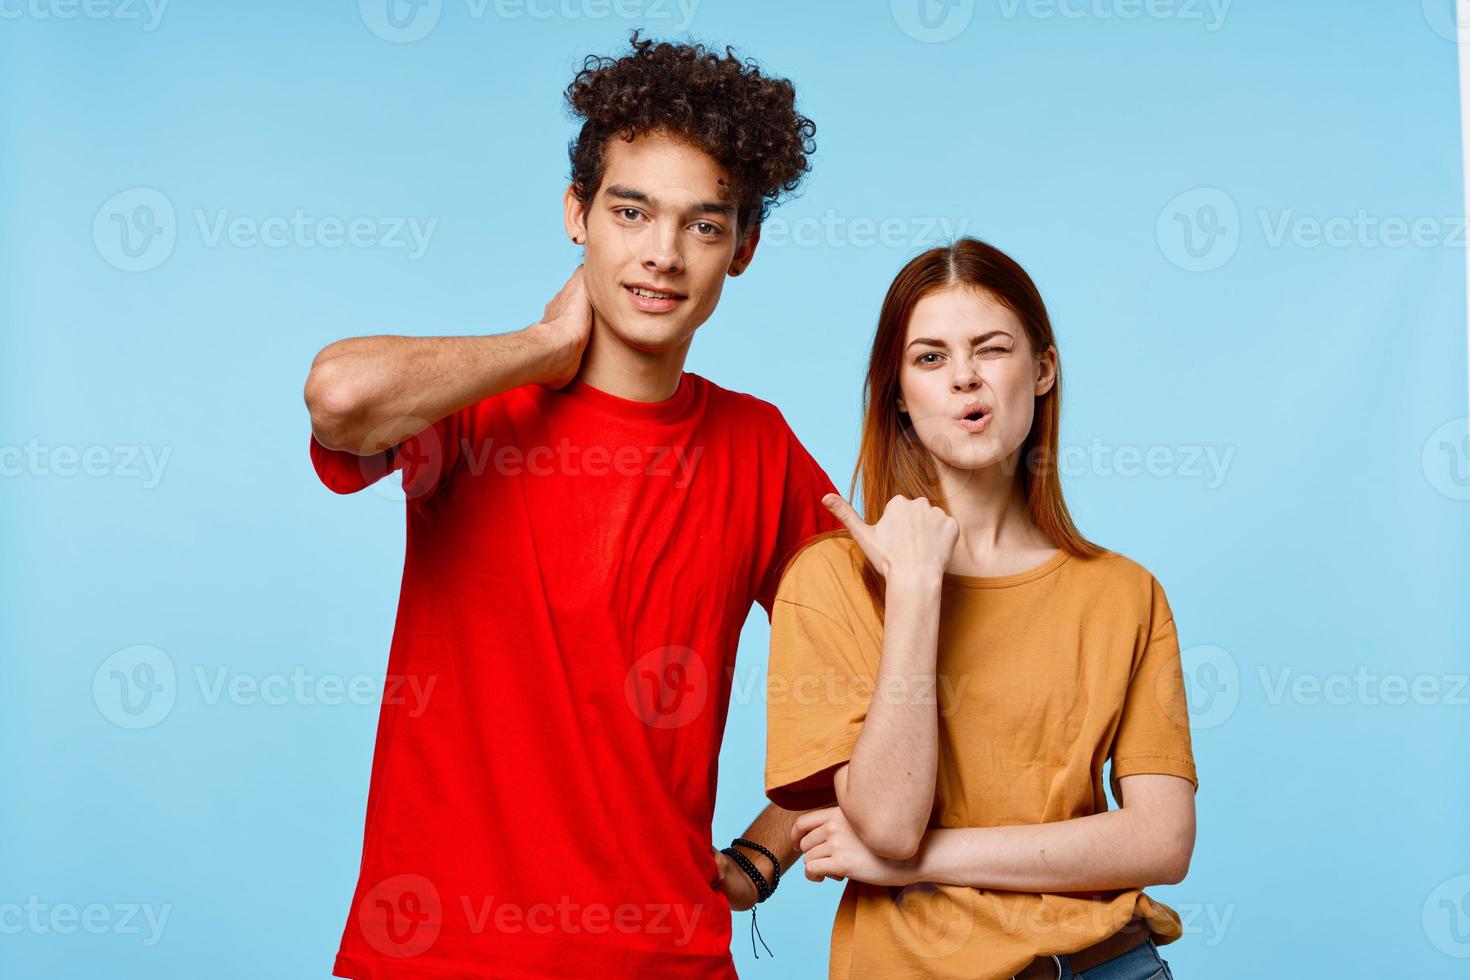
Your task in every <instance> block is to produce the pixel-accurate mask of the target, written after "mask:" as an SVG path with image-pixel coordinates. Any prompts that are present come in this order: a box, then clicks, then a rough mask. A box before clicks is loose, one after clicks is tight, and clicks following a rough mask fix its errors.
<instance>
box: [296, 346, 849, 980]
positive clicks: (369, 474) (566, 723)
mask: <svg viewBox="0 0 1470 980" xmlns="http://www.w3.org/2000/svg"><path fill="white" fill-rule="evenodd" d="M311 458H312V462H313V464H314V465H315V467H316V472H317V474H318V476H320V478H321V480H322V482H323V483H325V484H326V485H327V486H328V487H330V488H331V489H332V490H335V491H336V492H338V493H351V492H354V491H357V490H360V489H362V488H363V487H365V486H367V485H368V484H370V483H372V482H374V481H376V480H377V479H379V478H381V477H382V476H384V475H386V474H387V473H389V472H392V471H394V470H399V469H401V470H403V484H404V488H405V494H406V496H407V498H408V502H407V507H406V509H407V513H408V533H407V545H406V552H405V557H404V567H403V584H402V589H401V592H400V595H399V603H398V619H397V623H396V625H395V627H394V631H393V643H392V649H391V651H390V652H389V657H388V682H387V684H386V685H385V689H384V697H383V704H382V709H381V713H380V716H379V722H378V735H377V745H376V749H375V752H374V756H373V768H372V783H371V786H370V788H369V792H368V803H367V820H366V828H365V834H364V840H363V853H362V867H361V872H360V878H359V880H358V884H357V890H356V893H355V894H354V896H353V904H352V909H351V911H350V913H349V916H348V920H347V927H346V929H345V931H344V933H343V936H342V945H341V949H340V950H339V952H338V955H337V960H336V965H335V969H334V970H333V973H334V974H335V975H336V976H339V977H353V978H358V980H368V978H371V980H445V978H451V977H495V978H507V980H511V978H523V977H538V978H539V977H552V976H555V977H588V978H597V980H613V978H624V977H637V978H654V977H657V978H661V980H678V978H686V977H687V978H699V980H708V978H732V977H734V976H735V971H734V965H733V963H732V961H731V958H730V951H729V945H730V906H729V902H728V901H727V900H726V899H725V897H724V895H723V894H722V893H721V892H719V891H718V890H717V889H716V888H714V887H713V886H712V885H711V884H710V882H711V880H713V879H714V878H715V876H716V861H715V857H714V855H713V853H712V851H711V846H710V845H711V839H710V838H711V829H710V824H711V819H712V816H713V811H714V804H715V779H716V770H717V765H718V759H719V752H720V741H721V738H722V736H723V734H724V728H725V717H726V712H727V709H728V707H729V696H730V687H731V679H732V674H733V668H734V664H735V648H736V644H737V641H738V639H739V635H740V630H741V627H742V625H743V623H744V621H745V619H746V617H747V615H748V614H749V612H750V607H751V604H752V603H753V602H760V603H761V605H762V606H764V607H765V609H766V612H767V614H769V613H770V608H771V604H772V602H773V601H774V597H775V592H776V585H777V579H778V577H779V574H780V571H781V568H782V565H783V564H784V562H785V560H786V559H787V558H788V557H789V556H790V555H791V554H792V553H793V552H794V551H795V550H796V549H797V548H798V547H799V546H800V544H801V543H802V542H803V541H804V540H805V539H807V538H808V537H810V536H811V535H813V534H816V533H818V532H821V531H825V530H830V529H833V528H835V527H836V526H837V524H836V522H835V520H834V519H833V518H832V517H831V516H830V515H829V514H828V513H827V511H826V509H825V508H823V507H822V505H821V498H822V495H823V494H825V493H828V492H829V491H831V490H832V489H833V487H832V483H831V481H830V480H829V479H828V478H827V475H826V474H825V473H824V472H823V471H822V469H821V467H820V466H818V465H817V463H816V462H815V461H814V460H813V459H812V457H811V456H810V455H809V454H808V453H807V452H806V450H805V449H804V448H803V447H802V445H801V443H800V442H798V441H797V439H796V437H795V436H794V435H793V434H792V433H791V430H790V428H789V427H788V426H787V424H786V421H785V419H784V418H782V416H781V413H780V412H779V411H777V410H776V408H774V407H773V406H772V405H770V404H768V403H766V402H763V401H761V400H759V399H757V398H754V397H751V396H749V395H743V394H739V393H736V392H731V391H727V390H725V389H723V388H720V387H718V386H717V385H715V384H713V383H711V382H709V381H707V380H705V379H704V378H701V377H699V376H697V375H694V374H689V373H687V372H686V373H685V374H684V375H683V376H682V379H681V381H680V384H679V388H678V391H677V392H676V393H675V394H674V395H673V397H671V398H669V399H668V400H666V401H663V402H654V403H649V402H635V401H629V400H627V399H623V398H619V397H617V396H615V395H612V394H609V393H607V392H604V391H601V390H599V389H596V388H592V387H590V386H588V385H586V384H585V383H583V382H580V381H578V382H574V383H573V384H572V385H571V386H569V387H568V388H566V389H564V390H561V391H552V390H548V389H546V388H544V387H542V386H540V385H529V386H526V387H523V388H517V389H514V390H512V391H508V392H505V393H504V394H501V395H497V396H494V397H491V398H487V399H485V400H483V401H481V402H479V403H478V404H476V405H473V406H470V407H468V408H465V409H462V410H461V411H459V412H456V413H454V414H452V415H450V416H448V417H447V418H445V419H443V420H441V421H440V422H438V423H436V424H435V425H433V426H431V427H429V428H428V429H426V430H425V431H424V432H422V433H420V434H419V435H418V436H415V437H413V438H412V439H409V440H407V441H405V442H404V443H403V444H401V445H400V446H396V447H394V448H392V449H388V450H384V451H383V452H382V453H380V454H378V455H376V456H356V455H353V454H351V453H347V452H342V451H338V450H329V449H327V448H325V447H323V446H322V445H321V444H320V443H318V442H317V441H316V439H315V438H313V439H312V441H311ZM750 751H752V752H756V751H759V747H758V746H755V745H752V746H750ZM761 802H762V801H761V800H759V799H758V798H755V797H753V798H752V799H751V807H752V811H753V812H752V816H754V810H755V809H756V808H757V804H758V803H761Z"/></svg>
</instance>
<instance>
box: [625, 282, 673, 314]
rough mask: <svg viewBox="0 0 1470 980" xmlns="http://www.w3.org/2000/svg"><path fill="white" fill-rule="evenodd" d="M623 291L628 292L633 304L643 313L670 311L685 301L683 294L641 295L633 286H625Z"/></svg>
mask: <svg viewBox="0 0 1470 980" xmlns="http://www.w3.org/2000/svg"><path fill="white" fill-rule="evenodd" d="M623 292H625V293H627V294H628V296H629V298H630V299H632V300H633V306H634V307H636V308H637V309H638V310H640V311H641V312H643V313H668V312H669V311H670V310H672V309H674V308H675V307H677V306H678V305H679V304H680V303H682V302H684V297H682V296H667V297H663V298H655V297H653V296H640V295H638V294H637V293H635V292H633V287H632V286H624V287H623Z"/></svg>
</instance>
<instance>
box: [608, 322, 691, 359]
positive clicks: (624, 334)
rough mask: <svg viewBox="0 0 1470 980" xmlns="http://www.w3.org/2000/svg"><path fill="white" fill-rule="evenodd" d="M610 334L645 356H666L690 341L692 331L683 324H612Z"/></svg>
mask: <svg viewBox="0 0 1470 980" xmlns="http://www.w3.org/2000/svg"><path fill="white" fill-rule="evenodd" d="M608 326H609V330H608V332H609V333H611V334H612V335H613V337H614V338H615V339H616V340H618V341H619V342H620V343H622V344H623V345H625V346H627V347H631V348H632V349H633V350H636V351H640V352H641V353H644V354H666V353H668V352H669V351H673V350H677V349H679V348H680V347H682V346H683V345H684V344H685V343H686V342H687V341H688V340H689V336H690V333H691V332H692V331H686V330H685V329H684V327H683V324H682V323H677V324H676V323H674V322H672V321H669V322H665V323H626V322H622V323H612V324H609V325H608Z"/></svg>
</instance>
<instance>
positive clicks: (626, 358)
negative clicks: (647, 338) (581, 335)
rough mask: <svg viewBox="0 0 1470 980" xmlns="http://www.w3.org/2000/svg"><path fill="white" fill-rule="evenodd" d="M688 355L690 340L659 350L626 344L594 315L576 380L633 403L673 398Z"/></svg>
mask: <svg viewBox="0 0 1470 980" xmlns="http://www.w3.org/2000/svg"><path fill="white" fill-rule="evenodd" d="M688 356H689V342H688V341H687V340H686V341H685V342H684V343H683V344H681V345H680V346H678V347H675V348H670V349H668V350H662V351H645V350H639V349H637V348H635V347H629V346H628V345H627V344H625V343H624V342H623V341H621V340H619V339H618V338H617V337H614V336H613V335H612V333H611V331H609V330H608V329H607V328H606V327H605V326H604V325H603V324H602V323H601V322H600V320H599V319H598V318H597V316H596V315H594V316H593V318H592V336H591V337H589V338H588V339H587V349H586V350H585V351H584V352H583V354H582V366H581V368H580V370H578V372H577V379H578V380H579V381H582V382H584V383H585V384H588V385H591V386H592V387H593V388H597V389H598V390H600V391H605V392H607V393H608V394H610V395H616V396H618V397H619V398H626V399H628V400H629V401H635V402H661V401H666V400H667V399H669V398H672V397H674V392H676V391H678V390H679V379H680V378H681V377H682V376H683V374H684V361H685V359H686V358H687V357H688Z"/></svg>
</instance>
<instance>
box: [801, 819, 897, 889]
mask: <svg viewBox="0 0 1470 980" xmlns="http://www.w3.org/2000/svg"><path fill="white" fill-rule="evenodd" d="M791 839H792V840H793V841H795V842H796V844H797V846H798V847H800V848H801V852H802V864H803V865H805V867H806V876H807V878H808V879H810V880H811V881H821V880H823V879H824V878H831V879H833V880H835V881H842V880H843V879H844V878H852V879H854V880H855V881H865V882H867V883H868V884H870V885H894V886H898V887H902V886H904V885H911V884H913V883H914V881H915V880H917V879H916V878H915V877H914V868H915V862H914V859H913V858H909V859H908V860H904V861H899V860H896V859H894V858H885V857H879V856H878V855H877V854H874V853H873V851H872V849H871V848H869V847H868V845H866V844H864V843H863V839H862V838H861V837H859V836H858V835H857V831H855V830H853V829H852V824H850V823H848V822H847V816H846V815H845V814H844V813H843V812H842V808H841V807H838V806H833V807H828V808H826V809H825V810H810V811H808V812H806V813H803V814H802V815H801V816H799V817H797V818H796V824H795V825H794V826H793V827H792V830H791Z"/></svg>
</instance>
